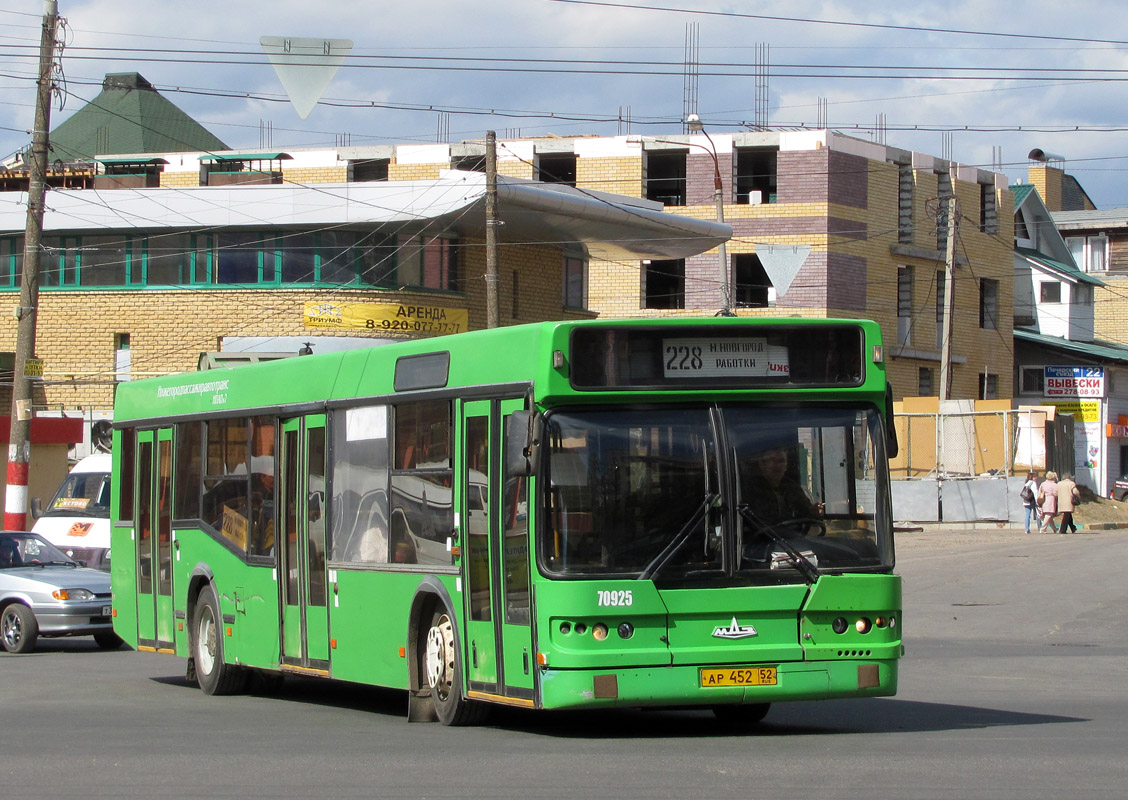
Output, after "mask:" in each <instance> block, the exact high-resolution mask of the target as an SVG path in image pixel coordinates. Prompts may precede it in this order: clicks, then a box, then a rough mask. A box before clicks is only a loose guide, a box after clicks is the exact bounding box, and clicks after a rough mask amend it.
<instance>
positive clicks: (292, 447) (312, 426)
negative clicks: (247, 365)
mask: <svg viewBox="0 0 1128 800" xmlns="http://www.w3.org/2000/svg"><path fill="white" fill-rule="evenodd" d="M279 472H280V473H281V478H282V481H281V484H282V485H281V487H280V491H279V494H278V497H279V498H281V503H280V504H279V505H280V507H279V508H278V510H277V511H276V514H278V515H279V517H280V519H277V520H276V521H275V528H276V529H279V528H280V529H281V530H282V532H283V536H282V537H281V540H280V542H279V544H280V547H279V554H280V556H281V564H280V571H279V577H280V580H279V582H278V583H279V588H280V590H281V593H282V620H281V622H282V631H281V637H280V638H281V642H282V663H283V664H284V665H289V666H291V667H300V668H303V669H309V670H318V671H324V670H327V669H328V668H329V615H328V610H327V604H326V594H325V516H324V513H325V415H324V414H315V415H310V416H307V417H299V418H296V419H291V420H287V421H285V422H283V424H282V458H281V459H280V461H279ZM279 523H280V524H279ZM276 538H277V537H276Z"/></svg>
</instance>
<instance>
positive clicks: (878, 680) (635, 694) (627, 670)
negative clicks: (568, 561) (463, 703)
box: [537, 575, 901, 708]
mask: <svg viewBox="0 0 1128 800" xmlns="http://www.w3.org/2000/svg"><path fill="white" fill-rule="evenodd" d="M900 603H901V592H900V578H898V577H897V576H894V575H843V576H836V575H826V576H823V577H821V578H820V579H819V581H818V582H817V583H816V585H815V586H813V587H809V586H808V585H807V584H806V583H793V584H787V585H777V586H746V587H719V588H706V589H661V590H659V589H658V588H657V587H655V586H654V584H653V583H652V582H650V581H578V580H577V581H543V580H542V581H541V582H539V583H538V585H537V609H538V614H539V615H540V616H539V619H538V643H539V650H540V652H541V653H542V654H543V655H544V658H545V660H546V661H547V666H546V668H545V669H543V670H542V671H541V681H540V685H541V703H542V705H543V707H545V708H567V707H578V706H585V705H621V706H630V705H654V706H661V705H717V704H725V703H741V702H745V703H753V702H774V701H780V700H804V699H808V700H809V699H827V698H831V697H876V696H884V695H891V694H894V693H895V692H896V688H897V660H898V659H899V657H900V654H901V639H900V626H899V616H900V610H901V605H900ZM839 618H841V619H842V620H845V622H846V624H845V630H841V629H842V628H843V625H842V624H841V622H839V624H838V625H837V627H838V628H839V629H840V630H839V631H836V630H835V627H836V620H839ZM860 622H864V623H865V624H859V623H860ZM597 631H598V632H599V633H598V634H597V633H596V632H597ZM604 634H605V635H604ZM759 667H770V668H773V669H774V670H775V683H769V684H766V685H735V686H725V685H715V684H714V683H713V682H712V681H710V680H707V679H706V677H705V676H704V675H703V673H702V670H703V669H710V668H716V669H721V670H722V671H724V672H732V671H740V670H744V669H745V668H753V669H754V668H759ZM714 674H715V673H714Z"/></svg>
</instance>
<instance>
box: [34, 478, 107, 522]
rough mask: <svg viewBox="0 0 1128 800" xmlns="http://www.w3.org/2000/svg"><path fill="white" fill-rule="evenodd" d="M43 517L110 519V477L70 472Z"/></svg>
mask: <svg viewBox="0 0 1128 800" xmlns="http://www.w3.org/2000/svg"><path fill="white" fill-rule="evenodd" d="M43 516H45V517H76V516H77V517H103V518H105V519H109V517H110V476H109V475H108V474H107V473H105V472H72V473H70V474H69V475H67V477H66V478H64V479H63V483H62V485H61V486H59V491H57V492H55V497H54V499H53V500H51V504H50V505H49V506H48V507H47V508H46V509H44V511H43Z"/></svg>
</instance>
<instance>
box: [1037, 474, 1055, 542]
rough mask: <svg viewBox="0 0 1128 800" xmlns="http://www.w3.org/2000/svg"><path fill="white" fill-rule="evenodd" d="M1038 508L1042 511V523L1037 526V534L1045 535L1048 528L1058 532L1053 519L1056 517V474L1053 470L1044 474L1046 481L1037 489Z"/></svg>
mask: <svg viewBox="0 0 1128 800" xmlns="http://www.w3.org/2000/svg"><path fill="white" fill-rule="evenodd" d="M1038 507H1039V508H1040V509H1042V521H1041V523H1040V524H1039V526H1038V532H1039V533H1045V532H1046V529H1047V528H1049V529H1050V530H1052V531H1053V532H1054V533H1057V532H1058V528H1057V524H1056V523H1055V522H1054V517H1056V516H1057V514H1058V510H1057V473H1056V472H1054V471H1053V470H1049V471H1048V472H1046V479H1045V480H1044V481H1042V485H1041V486H1040V487H1039V489H1038Z"/></svg>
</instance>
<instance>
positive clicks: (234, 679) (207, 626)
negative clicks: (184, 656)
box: [192, 586, 247, 694]
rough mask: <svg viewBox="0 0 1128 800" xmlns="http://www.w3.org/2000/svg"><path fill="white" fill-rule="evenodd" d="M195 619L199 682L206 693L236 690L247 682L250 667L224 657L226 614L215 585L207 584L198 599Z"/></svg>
mask: <svg viewBox="0 0 1128 800" xmlns="http://www.w3.org/2000/svg"><path fill="white" fill-rule="evenodd" d="M195 611H196V613H195V614H194V616H193V622H192V658H193V661H194V663H195V665H196V683H198V684H199V685H200V688H201V689H203V690H204V692H205V693H206V694H234V693H235V692H239V691H242V689H243V687H244V686H246V685H247V673H246V670H244V669H242V668H241V667H236V666H234V665H233V664H227V663H225V662H224V660H223V618H222V617H221V616H220V615H219V600H217V599H216V596H215V589H213V588H212V587H211V586H205V587H204V588H203V589H202V590H201V591H200V596H199V597H198V598H197V599H196V610H195Z"/></svg>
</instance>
